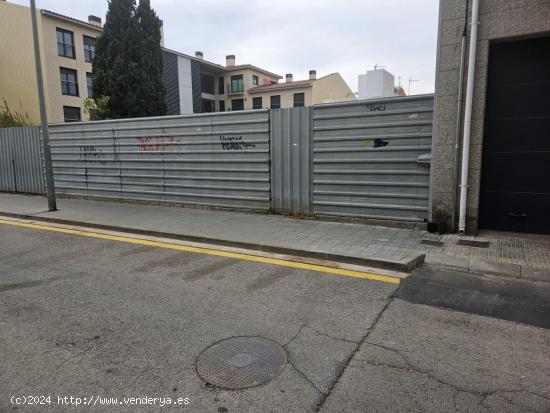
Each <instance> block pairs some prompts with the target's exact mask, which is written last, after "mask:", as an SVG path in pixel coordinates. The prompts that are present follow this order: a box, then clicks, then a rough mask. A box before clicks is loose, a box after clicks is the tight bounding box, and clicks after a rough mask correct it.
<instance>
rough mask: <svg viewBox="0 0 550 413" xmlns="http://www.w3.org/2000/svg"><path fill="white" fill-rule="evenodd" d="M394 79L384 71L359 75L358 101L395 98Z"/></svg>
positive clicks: (368, 71)
mask: <svg viewBox="0 0 550 413" xmlns="http://www.w3.org/2000/svg"><path fill="white" fill-rule="evenodd" d="M394 88H395V77H394V76H393V75H392V74H391V73H390V72H388V71H387V70H385V69H374V70H367V73H366V74H364V75H359V96H358V97H359V100H364V99H374V98H384V97H391V96H395V89H394Z"/></svg>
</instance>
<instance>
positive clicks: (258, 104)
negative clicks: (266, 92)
mask: <svg viewBox="0 0 550 413" xmlns="http://www.w3.org/2000/svg"><path fill="white" fill-rule="evenodd" d="M261 108H262V97H261V96H260V97H257V98H252V109H261Z"/></svg>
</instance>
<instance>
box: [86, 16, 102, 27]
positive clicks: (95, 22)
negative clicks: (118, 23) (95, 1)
mask: <svg viewBox="0 0 550 413" xmlns="http://www.w3.org/2000/svg"><path fill="white" fill-rule="evenodd" d="M88 23H89V24H91V25H92V26H96V27H102V24H101V17H97V16H94V15H93V14H90V15H89V16H88Z"/></svg>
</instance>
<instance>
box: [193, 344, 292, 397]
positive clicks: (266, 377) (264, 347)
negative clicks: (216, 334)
mask: <svg viewBox="0 0 550 413" xmlns="http://www.w3.org/2000/svg"><path fill="white" fill-rule="evenodd" d="M286 362H287V356H286V353H285V351H284V349H283V348H282V347H281V346H280V345H279V344H277V343H276V342H274V341H271V340H268V339H265V338H262V337H234V338H229V339H227V340H223V341H220V342H218V343H216V344H213V345H212V346H210V347H208V348H206V349H205V350H204V351H203V352H202V353H201V354H200V355H199V357H198V359H197V373H198V375H199V376H200V377H201V378H202V379H203V380H204V381H205V382H206V383H207V384H209V385H211V386H214V387H219V388H222V389H228V390H236V389H245V388H248V387H254V386H259V385H261V384H265V383H267V382H269V381H271V380H273V379H274V378H275V377H277V376H278V375H279V374H280V373H281V371H282V370H283V369H284V367H285V366H286Z"/></svg>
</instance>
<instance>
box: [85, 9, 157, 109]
mask: <svg viewBox="0 0 550 413" xmlns="http://www.w3.org/2000/svg"><path fill="white" fill-rule="evenodd" d="M92 68H93V69H92V72H93V76H94V83H93V89H94V96H97V97H102V96H107V97H109V100H108V101H107V102H106V108H105V110H104V111H103V112H104V113H103V115H104V116H105V117H107V118H111V119H120V118H134V117H141V116H159V115H164V114H165V113H166V106H165V103H164V87H163V83H162V58H161V49H160V20H159V19H158V17H157V16H156V14H155V12H154V11H153V10H152V9H151V6H150V3H149V1H148V0H141V1H140V5H139V7H137V6H136V2H135V0H110V1H109V6H108V10H107V17H106V20H105V25H104V27H103V34H102V35H101V36H100V37H99V38H98V40H97V44H96V54H95V57H94V61H93V64H92ZM96 101H97V99H96Z"/></svg>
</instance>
